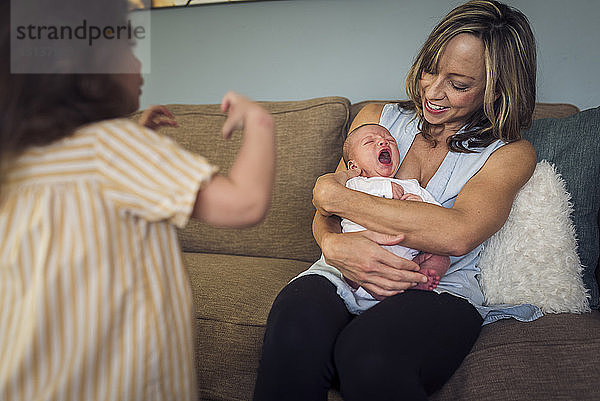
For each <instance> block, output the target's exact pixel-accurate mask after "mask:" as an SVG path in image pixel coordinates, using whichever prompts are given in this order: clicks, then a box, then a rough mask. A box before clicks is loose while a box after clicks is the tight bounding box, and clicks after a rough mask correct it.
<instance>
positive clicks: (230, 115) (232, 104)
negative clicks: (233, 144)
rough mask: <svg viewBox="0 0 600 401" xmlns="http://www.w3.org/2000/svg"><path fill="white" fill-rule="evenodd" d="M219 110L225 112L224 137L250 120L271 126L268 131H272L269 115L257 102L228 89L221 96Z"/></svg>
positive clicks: (227, 137)
mask: <svg viewBox="0 0 600 401" xmlns="http://www.w3.org/2000/svg"><path fill="white" fill-rule="evenodd" d="M221 111H223V112H224V113H225V112H226V113H227V120H225V123H224V124H223V137H224V138H225V139H229V138H230V137H231V134H232V133H233V131H235V130H236V129H242V128H244V126H246V125H248V123H249V122H250V121H252V122H255V123H257V124H260V125H269V126H271V130H270V132H271V134H272V133H273V129H272V125H273V120H272V117H271V115H270V114H269V113H268V112H267V111H266V110H265V109H263V108H262V107H260V106H259V105H258V104H256V103H254V102H253V101H251V100H250V99H247V98H246V97H244V96H242V95H240V94H238V93H235V92H232V91H230V92H227V93H226V94H225V96H223V100H222V101H221ZM246 134H248V133H246Z"/></svg>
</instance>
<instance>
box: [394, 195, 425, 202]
mask: <svg viewBox="0 0 600 401" xmlns="http://www.w3.org/2000/svg"><path fill="white" fill-rule="evenodd" d="M394 199H395V198H394ZM400 199H401V200H409V201H417V202H423V198H421V197H420V196H419V195H415V194H404V195H402V197H401V198H400Z"/></svg>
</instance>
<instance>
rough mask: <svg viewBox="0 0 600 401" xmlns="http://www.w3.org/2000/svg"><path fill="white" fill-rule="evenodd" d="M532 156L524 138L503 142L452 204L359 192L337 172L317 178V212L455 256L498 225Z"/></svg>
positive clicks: (525, 176) (531, 165) (531, 164)
mask: <svg viewBox="0 0 600 401" xmlns="http://www.w3.org/2000/svg"><path fill="white" fill-rule="evenodd" d="M535 162H536V156H535V151H534V149H533V147H532V146H531V144H529V142H527V141H525V140H521V141H518V142H514V143H511V144H507V145H505V146H503V147H501V148H500V149H498V150H496V151H495V152H494V153H493V154H492V155H491V156H490V158H489V159H488V160H487V161H486V163H485V164H484V166H483V167H482V168H481V170H480V171H479V172H478V173H477V174H475V175H474V176H473V177H472V178H471V179H470V180H469V182H468V183H467V184H466V185H465V186H464V187H463V188H462V190H461V192H460V193H459V195H458V197H457V199H456V201H455V203H454V206H453V207H452V208H451V209H447V208H443V207H440V206H436V205H432V204H429V203H420V202H406V201H405V202H398V201H395V200H390V199H383V198H378V197H374V196H370V195H367V194H364V193H357V192H356V191H351V190H349V189H346V188H345V187H344V186H343V185H340V184H339V182H338V181H339V179H336V178H337V177H335V174H331V175H326V176H323V177H321V178H320V179H319V180H318V181H317V183H316V185H315V190H314V199H313V203H314V204H315V205H316V206H317V209H318V210H319V211H320V212H321V213H324V214H335V215H338V216H340V217H343V218H347V219H350V220H352V221H354V222H356V223H358V224H360V225H362V226H364V227H366V228H367V229H370V230H373V231H377V232H380V233H384V234H391V235H398V234H403V235H404V236H405V240H404V241H403V242H402V245H405V246H408V247H411V248H416V249H420V250H423V251H426V252H431V253H435V254H441V255H454V256H459V255H464V254H465V253H467V252H469V251H470V250H472V249H473V248H475V247H476V246H477V245H479V244H481V243H482V242H483V241H485V240H486V239H487V238H489V237H490V236H491V235H492V234H494V233H495V232H496V231H498V230H499V229H500V228H501V227H502V225H503V224H504V222H505V221H506V219H507V218H508V214H509V212H510V209H511V206H512V202H513V200H514V197H515V196H516V194H517V192H518V191H519V189H520V188H521V187H522V186H523V185H524V184H525V183H526V182H527V180H529V178H530V177H531V175H532V174H533V170H534V169H535ZM336 174H339V173H336Z"/></svg>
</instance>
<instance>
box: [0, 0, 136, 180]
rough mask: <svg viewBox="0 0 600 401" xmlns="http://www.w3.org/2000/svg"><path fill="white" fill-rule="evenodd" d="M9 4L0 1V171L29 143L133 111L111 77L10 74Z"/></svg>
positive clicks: (120, 7)
mask: <svg viewBox="0 0 600 401" xmlns="http://www.w3.org/2000/svg"><path fill="white" fill-rule="evenodd" d="M10 3H11V2H9V1H3V2H2V3H1V4H0V15H1V17H0V18H1V19H2V25H1V27H0V58H1V60H0V109H1V110H2V113H0V171H1V170H2V168H3V167H5V166H6V165H7V164H9V163H10V160H12V159H13V158H14V157H16V156H18V155H19V154H20V153H21V152H22V151H23V150H25V149H26V148H28V147H30V146H43V145H47V144H49V143H52V142H54V141H56V140H58V139H61V138H63V137H66V136H69V135H71V134H72V133H73V131H74V130H75V129H76V128H77V127H79V126H81V125H84V124H87V123H90V122H94V121H100V120H104V119H108V118H115V117H121V116H124V115H126V114H127V113H129V112H131V111H133V110H130V108H131V105H130V100H127V97H126V96H125V95H124V92H123V89H122V88H121V86H120V85H119V84H117V82H116V80H115V76H114V75H109V74H18V73H11V70H10V68H11V65H10V57H11V51H10V46H11V41H10V27H11V24H10V21H9V18H10V15H11V13H10V8H9V7H10ZM98 3H100V2H98ZM102 7H104V10H106V7H114V17H115V18H118V20H119V21H120V20H121V19H124V17H125V15H126V6H125V5H124V3H123V2H121V1H118V0H111V1H107V2H102Z"/></svg>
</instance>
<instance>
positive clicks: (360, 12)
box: [141, 0, 600, 109]
mask: <svg viewBox="0 0 600 401" xmlns="http://www.w3.org/2000/svg"><path fill="white" fill-rule="evenodd" d="M506 2H507V3H508V4H510V5H513V6H515V7H517V8H519V9H520V10H521V11H523V12H524V13H525V14H526V15H527V16H528V17H529V19H530V21H531V23H532V26H533V29H534V32H535V35H536V38H537V41H538V101H540V102H568V103H573V104H575V105H577V106H578V107H579V108H581V109H586V108H590V107H596V106H599V105H600V79H598V70H599V67H600V24H598V18H599V16H600V1H598V0H569V1H567V0H506ZM460 3H462V1H460V0H451V1H448V0H396V1H394V0H362V1H361V0H277V1H263V2H248V3H237V4H236V3H233V4H217V5H210V6H195V7H189V8H186V9H184V8H178V9H165V10H153V11H151V13H152V14H151V62H150V73H148V74H145V75H144V79H145V82H146V83H145V85H144V88H143V95H142V99H141V103H142V107H146V106H148V105H150V104H157V103H163V104H166V103H218V102H219V101H220V99H221V96H222V95H223V94H224V93H225V92H226V91H227V90H228V89H234V90H236V91H238V92H241V93H243V94H245V95H247V96H250V97H252V98H254V99H257V100H294V99H304V98H311V97H319V96H329V95H339V96H345V97H347V98H349V99H350V100H351V101H360V100H365V99H397V98H405V97H406V96H405V95H404V79H405V76H406V73H407V71H408V68H409V66H410V64H411V61H412V58H413V57H414V55H415V54H416V52H417V50H418V49H419V47H420V45H421V44H422V43H423V41H424V40H425V38H426V36H427V35H428V33H429V32H430V30H431V29H432V28H433V26H434V25H435V23H436V22H437V21H438V20H439V19H440V18H441V17H442V16H443V15H445V14H446V13H447V12H448V11H449V10H450V9H452V8H453V7H454V6H456V5H458V4H460ZM146 67H148V66H146Z"/></svg>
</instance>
